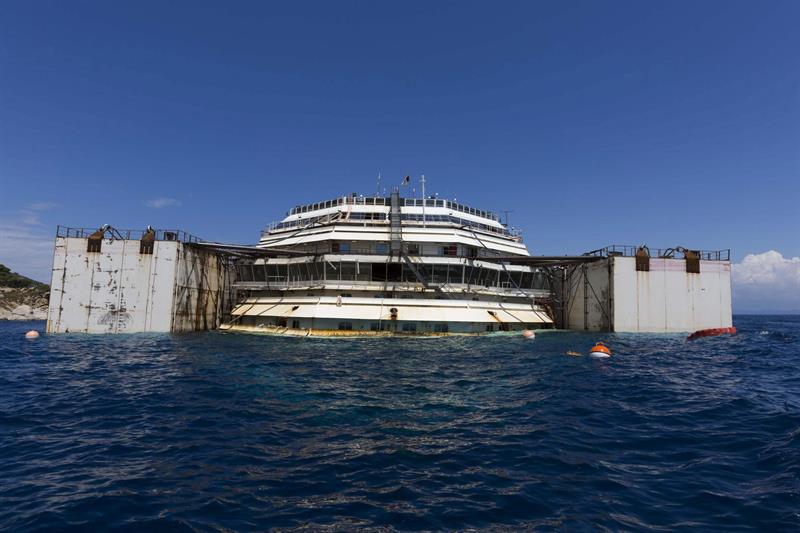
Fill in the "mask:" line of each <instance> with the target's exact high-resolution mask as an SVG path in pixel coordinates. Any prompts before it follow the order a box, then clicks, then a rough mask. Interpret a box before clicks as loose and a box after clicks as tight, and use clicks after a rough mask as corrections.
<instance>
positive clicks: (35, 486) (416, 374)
mask: <svg viewBox="0 0 800 533" xmlns="http://www.w3.org/2000/svg"><path fill="white" fill-rule="evenodd" d="M735 325H736V326H737V327H738V328H739V330H740V333H739V334H738V335H736V336H733V337H719V338H707V339H701V340H697V341H693V342H687V341H686V340H685V336H684V335H631V334H611V335H605V334H586V333H565V332H545V333H541V334H539V335H538V336H537V338H536V339H535V340H533V341H530V340H524V339H522V338H521V337H503V336H495V337H482V338H458V337H453V338H445V339H350V340H342V339H307V338H306V339H285V338H278V337H266V336H256V335H246V334H232V333H221V332H211V333H199V334H187V335H151V334H143V335H119V336H88V335H58V336H43V337H41V338H39V339H38V340H35V341H27V340H25V339H24V338H23V334H24V332H25V331H26V330H28V329H31V328H34V327H35V328H38V329H42V328H43V323H30V322H29V323H19V322H16V323H15V322H11V323H8V322H6V323H0V529H3V530H12V531H14V530H16V531H35V530H48V531H52V530H75V531H97V530H106V529H108V530H130V531H141V530H152V531H162V530H167V531H169V530H175V531H229V530H264V529H269V528H275V529H285V530H294V529H298V530H318V529H329V530H354V529H362V528H363V529H377V530H381V531H386V530H393V529H396V530H416V529H433V530H442V529H445V530H452V529H457V530H464V529H492V528H493V529H495V530H521V529H542V530H571V531H575V530H591V531H594V530H598V529H599V530H604V529H608V530H676V529H702V530H709V531H710V530H716V531H726V532H727V531H737V530H770V531H779V530H786V531H789V530H798V528H800V317H798V316H737V317H736V318H735ZM600 339H603V340H606V341H607V342H608V343H609V344H610V345H611V346H612V348H613V349H614V352H615V356H614V357H613V358H611V359H609V360H597V359H592V358H589V357H570V356H567V355H565V352H566V351H568V350H577V351H579V352H581V353H585V352H586V351H587V349H588V348H589V347H590V346H591V345H592V344H593V343H594V342H595V341H597V340H600Z"/></svg>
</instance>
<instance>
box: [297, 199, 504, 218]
mask: <svg viewBox="0 0 800 533" xmlns="http://www.w3.org/2000/svg"><path fill="white" fill-rule="evenodd" d="M344 204H354V205H391V199H390V198H380V197H378V198H376V197H367V198H364V197H355V198H337V199H335V200H328V201H326V202H317V203H315V204H308V205H299V206H297V207H295V208H293V209H292V210H291V211H289V214H290V215H296V214H298V213H308V212H309V211H316V210H318V209H328V208H330V207H334V206H337V205H344ZM423 204H424V205H425V207H447V208H448V209H452V210H453V211H460V212H462V213H469V214H471V215H476V216H480V217H484V218H491V219H492V220H497V216H496V215H495V214H494V213H492V212H490V211H482V210H480V209H475V208H474V207H467V206H466V205H462V204H458V203H456V202H451V201H449V200H439V199H438V198H428V199H425V200H423V199H422V198H404V199H403V205H405V206H407V207H422V206H423Z"/></svg>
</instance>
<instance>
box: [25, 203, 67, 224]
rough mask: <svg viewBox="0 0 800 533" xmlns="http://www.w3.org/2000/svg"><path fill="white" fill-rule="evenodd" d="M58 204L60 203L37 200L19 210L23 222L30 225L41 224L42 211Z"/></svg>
mask: <svg viewBox="0 0 800 533" xmlns="http://www.w3.org/2000/svg"><path fill="white" fill-rule="evenodd" d="M57 206H58V204H54V203H52V202H35V203H32V204H29V205H27V206H26V207H25V208H24V209H20V210H19V215H20V220H21V221H22V223H23V224H26V225H28V226H41V225H42V219H41V218H40V213H41V212H42V211H49V210H50V209H53V208H54V207H57Z"/></svg>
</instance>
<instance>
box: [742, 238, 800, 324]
mask: <svg viewBox="0 0 800 533" xmlns="http://www.w3.org/2000/svg"><path fill="white" fill-rule="evenodd" d="M733 300H734V310H735V311H738V312H743V311H758V312H769V311H800V257H792V258H788V257H783V255H782V254H781V253H780V252H776V251H775V250H770V251H768V252H764V253H760V254H749V255H747V256H745V258H744V259H742V262H741V263H737V264H734V265H733Z"/></svg>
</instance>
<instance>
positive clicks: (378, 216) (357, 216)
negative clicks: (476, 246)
mask: <svg viewBox="0 0 800 533" xmlns="http://www.w3.org/2000/svg"><path fill="white" fill-rule="evenodd" d="M327 217H328V215H324V216H320V217H312V218H306V219H301V220H288V221H285V222H280V223H278V224H277V225H276V226H275V229H276V230H279V229H287V228H295V227H301V226H310V225H312V224H315V223H317V222H319V221H320V220H323V219H326V218H327ZM388 219H389V215H388V214H386V213H350V215H349V216H348V218H347V219H345V220H337V221H335V223H336V224H341V223H346V222H348V221H354V220H356V221H366V220H374V221H378V222H382V223H385V222H386V221H387V220H388ZM400 220H403V221H406V222H409V221H411V222H423V220H424V221H425V222H446V223H449V224H456V225H458V226H467V227H470V228H476V229H481V230H484V231H488V232H491V233H499V234H501V235H510V232H509V231H508V230H507V229H505V228H498V227H495V226H489V225H487V224H481V223H480V222H475V221H474V220H467V219H465V218H460V217H455V216H452V215H425V216H424V217H423V216H422V214H410V213H404V214H402V215H401V216H400Z"/></svg>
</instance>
